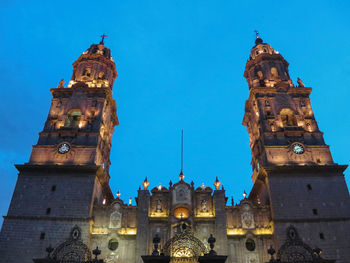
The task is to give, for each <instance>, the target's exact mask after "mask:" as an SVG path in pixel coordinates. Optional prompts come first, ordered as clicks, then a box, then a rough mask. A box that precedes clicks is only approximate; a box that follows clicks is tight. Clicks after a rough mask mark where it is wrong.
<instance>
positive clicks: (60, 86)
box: [57, 79, 64, 89]
mask: <svg viewBox="0 0 350 263" xmlns="http://www.w3.org/2000/svg"><path fill="white" fill-rule="evenodd" d="M63 85H64V79H61V80H60V82H59V83H58V85H57V88H58V89H59V88H63Z"/></svg>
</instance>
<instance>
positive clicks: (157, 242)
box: [152, 234, 160, 256]
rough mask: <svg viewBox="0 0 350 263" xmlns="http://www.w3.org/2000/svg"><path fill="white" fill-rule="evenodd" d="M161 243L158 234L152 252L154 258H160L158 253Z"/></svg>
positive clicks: (154, 239)
mask: <svg viewBox="0 0 350 263" xmlns="http://www.w3.org/2000/svg"><path fill="white" fill-rule="evenodd" d="M159 243H160V237H159V236H158V234H156V235H155V236H154V238H153V245H154V249H153V252H152V256H159V251H158V244H159Z"/></svg>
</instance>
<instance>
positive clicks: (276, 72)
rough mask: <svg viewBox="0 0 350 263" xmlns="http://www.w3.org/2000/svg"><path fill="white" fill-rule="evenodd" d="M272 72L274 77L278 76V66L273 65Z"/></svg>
mask: <svg viewBox="0 0 350 263" xmlns="http://www.w3.org/2000/svg"><path fill="white" fill-rule="evenodd" d="M271 74H272V76H273V77H276V78H277V77H278V71H277V68H275V67H272V68H271Z"/></svg>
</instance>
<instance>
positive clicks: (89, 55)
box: [68, 35, 118, 89]
mask: <svg viewBox="0 0 350 263" xmlns="http://www.w3.org/2000/svg"><path fill="white" fill-rule="evenodd" d="M104 37H106V35H102V40H101V41H100V43H99V44H92V45H91V46H90V48H88V50H86V51H85V52H83V54H82V55H81V56H80V57H79V58H78V59H77V60H76V61H75V62H74V63H73V76H72V79H71V81H70V82H69V85H68V87H72V85H74V84H75V83H77V82H83V83H85V84H87V85H88V86H89V87H90V88H102V87H105V88H107V87H109V88H110V89H112V87H113V83H114V80H115V79H116V78H117V77H118V74H117V71H116V66H115V63H114V60H113V58H112V56H111V50H110V49H109V48H107V47H105V45H104Z"/></svg>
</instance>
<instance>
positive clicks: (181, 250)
mask: <svg viewBox="0 0 350 263" xmlns="http://www.w3.org/2000/svg"><path fill="white" fill-rule="evenodd" d="M163 250H164V253H165V254H166V255H170V256H171V257H176V258H182V257H185V258H197V257H199V256H202V255H204V253H207V252H208V251H207V249H206V247H205V246H204V244H203V243H202V241H200V240H199V239H198V238H196V237H195V236H194V235H193V234H192V233H191V231H190V230H188V229H184V230H182V231H181V232H180V233H176V234H175V235H174V237H173V238H171V239H169V240H168V241H167V242H166V243H165V245H164V248H163Z"/></svg>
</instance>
